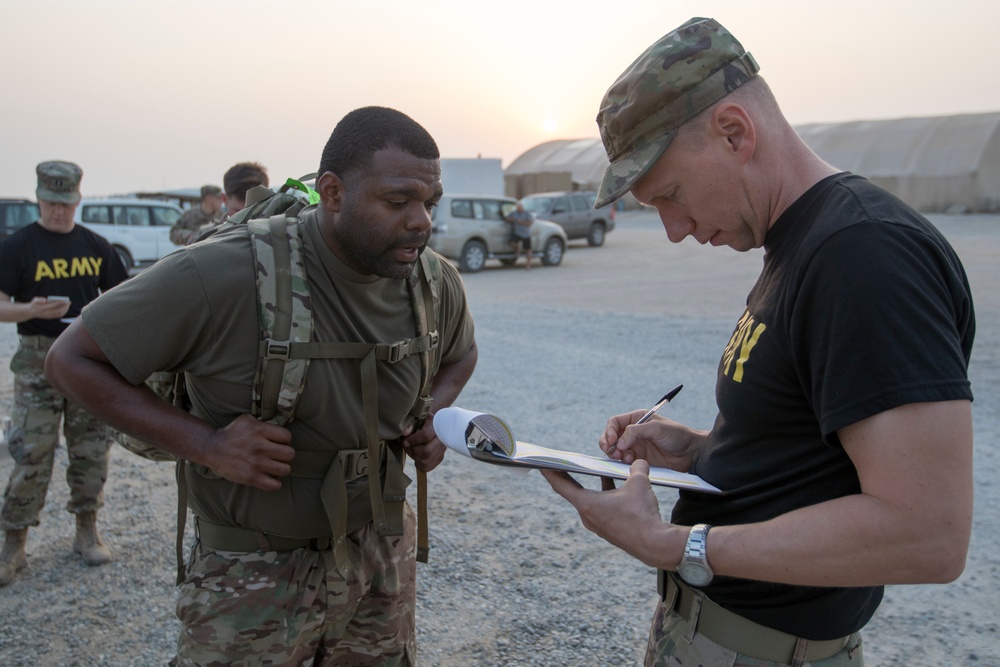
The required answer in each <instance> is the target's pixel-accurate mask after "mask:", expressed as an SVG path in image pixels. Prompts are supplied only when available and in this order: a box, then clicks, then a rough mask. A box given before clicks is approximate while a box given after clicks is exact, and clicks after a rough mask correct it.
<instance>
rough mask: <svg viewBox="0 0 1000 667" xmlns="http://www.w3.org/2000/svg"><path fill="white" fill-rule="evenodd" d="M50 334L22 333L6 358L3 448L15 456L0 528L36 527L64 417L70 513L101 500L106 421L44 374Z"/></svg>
mask: <svg viewBox="0 0 1000 667" xmlns="http://www.w3.org/2000/svg"><path fill="white" fill-rule="evenodd" d="M53 340H55V339H53V338H49V337H47V336H22V337H21V344H20V346H19V347H18V349H17V352H15V353H14V357H13V358H12V359H11V362H10V370H11V371H12V372H13V373H14V411H13V414H12V415H11V424H10V432H9V433H8V434H7V448H8V450H9V451H10V456H11V458H12V459H13V460H14V468H13V470H11V474H10V480H9V481H8V483H7V490H6V491H5V492H4V503H3V511H2V513H0V529H2V530H16V529H19V528H27V527H29V526H37V525H38V523H39V515H40V514H41V511H42V507H44V505H45V494H46V493H47V492H48V489H49V481H50V480H51V478H52V468H53V464H54V461H55V451H56V447H57V446H58V444H59V422H60V419H62V420H63V434H64V435H65V436H66V451H67V453H68V456H69V466H68V468H67V470H66V481H67V483H68V484H69V488H70V499H69V502H68V503H67V504H66V509H67V510H69V511H70V512H72V513H74V514H79V513H81V512H94V511H97V510H98V509H100V508H101V507H102V506H103V505H104V482H105V481H106V480H107V478H108V461H109V458H110V455H109V450H110V448H111V440H110V438H109V432H108V428H107V426H106V425H105V424H104V423H103V422H101V421H100V420H99V419H97V418H96V417H94V416H93V415H91V414H90V413H89V412H87V411H86V410H84V409H83V408H81V407H79V406H78V405H75V404H74V403H71V402H70V401H67V400H66V399H65V398H63V396H62V394H60V393H59V392H58V391H56V390H55V388H54V387H53V386H52V385H50V384H49V382H48V380H46V379H45V376H44V374H43V367H44V364H45V355H46V353H47V352H48V349H49V346H50V345H51V344H52V341H53Z"/></svg>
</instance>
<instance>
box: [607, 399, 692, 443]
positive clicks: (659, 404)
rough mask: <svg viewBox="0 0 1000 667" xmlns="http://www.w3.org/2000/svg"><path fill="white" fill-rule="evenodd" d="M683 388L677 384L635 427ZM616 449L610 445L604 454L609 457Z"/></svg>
mask: <svg viewBox="0 0 1000 667" xmlns="http://www.w3.org/2000/svg"><path fill="white" fill-rule="evenodd" d="M683 388H684V385H682V384H679V385H677V386H676V387H674V388H673V389H671V390H670V391H668V392H667V393H666V394H664V395H663V398H661V399H660V400H659V401H657V402H656V405H654V406H653V407H651V408H650V409H649V410H648V411H647V412H646V414H644V415H643V416H641V417H639V421H637V422H636V425H638V424H644V423H646V422H647V421H649V419H650V417H652V416H653V415H655V414H656V413H657V412H659V411H660V408H662V407H663V406H664V405H666V404H667V403H669V402H670V400H671V399H672V398H673V397H674V396H676V395H677V394H679V393H681V389H683ZM616 449H618V446H617V445H611V446H610V447H608V451H607V452H606V454H607V455H608V456H609V457H610V456H611V454H612V452H614V451H615V450H616Z"/></svg>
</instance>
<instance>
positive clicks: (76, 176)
mask: <svg viewBox="0 0 1000 667" xmlns="http://www.w3.org/2000/svg"><path fill="white" fill-rule="evenodd" d="M35 173H36V174H38V187H36V188H35V197H37V198H38V199H39V200H41V201H48V202H55V203H57V204H78V203H79V202H80V179H82V178H83V170H82V169H80V167H78V166H76V165H75V164H73V163H72V162H61V161H58V160H54V161H51V162H41V163H39V165H38V166H37V167H35Z"/></svg>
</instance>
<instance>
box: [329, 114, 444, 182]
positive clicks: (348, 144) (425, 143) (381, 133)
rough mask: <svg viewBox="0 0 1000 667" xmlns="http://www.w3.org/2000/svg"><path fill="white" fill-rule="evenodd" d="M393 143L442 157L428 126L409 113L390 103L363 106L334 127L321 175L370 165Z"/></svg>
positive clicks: (418, 153) (428, 157) (422, 155)
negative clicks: (400, 110)
mask: <svg viewBox="0 0 1000 667" xmlns="http://www.w3.org/2000/svg"><path fill="white" fill-rule="evenodd" d="M390 146H392V147H395V148H399V149H401V150H404V151H406V152H407V153H410V154H411V155H413V156H415V157H418V158H421V159H424V160H437V159H440V157H441V153H440V152H439V151H438V147H437V144H436V143H435V142H434V139H433V138H432V137H431V135H430V134H429V133H428V132H427V130H425V129H424V128H423V126H421V125H420V123H418V122H416V121H415V120H413V119H412V118H410V117H409V116H407V115H406V114H404V113H401V112H399V111H396V110H395V109H388V108H386V107H362V108H361V109H355V110H354V111H352V112H350V113H349V114H347V115H346V116H344V117H343V118H342V119H341V120H340V122H339V123H337V126H336V127H335V128H333V133H331V134H330V139H329V140H328V141H327V142H326V147H325V148H323V156H322V158H320V163H319V176H322V175H323V174H325V173H326V172H328V171H332V172H333V173H335V174H337V175H338V176H340V177H341V178H343V177H344V176H345V175H346V174H348V173H349V172H351V171H352V170H354V169H357V168H359V167H365V166H367V165H368V164H369V163H370V162H371V158H372V156H373V155H374V154H375V153H376V152H377V151H380V150H382V149H384V148H389V147H390Z"/></svg>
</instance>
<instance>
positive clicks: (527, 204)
mask: <svg viewBox="0 0 1000 667" xmlns="http://www.w3.org/2000/svg"><path fill="white" fill-rule="evenodd" d="M521 203H522V204H524V208H525V209H526V210H528V211H530V212H532V213H535V214H538V213H544V212H545V211H548V210H549V209H550V208H551V207H552V197H525V198H524V199H522V200H521Z"/></svg>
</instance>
